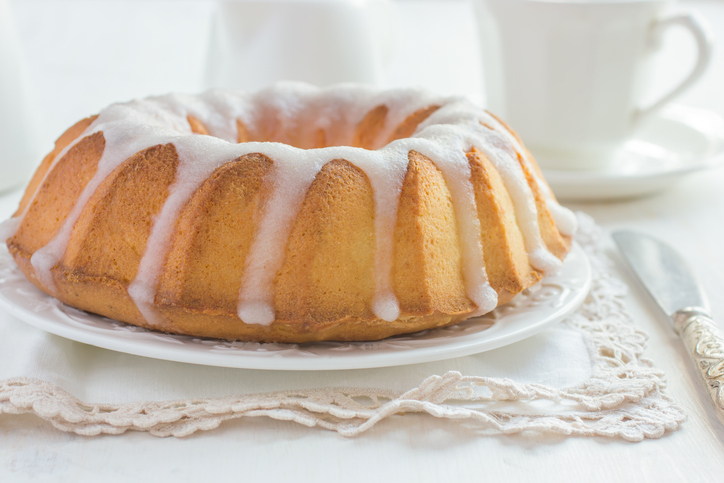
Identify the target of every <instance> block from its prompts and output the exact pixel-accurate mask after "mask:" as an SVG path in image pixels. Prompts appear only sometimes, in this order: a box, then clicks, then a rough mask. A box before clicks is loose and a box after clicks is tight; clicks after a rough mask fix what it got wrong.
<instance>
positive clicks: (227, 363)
mask: <svg viewBox="0 0 724 483" xmlns="http://www.w3.org/2000/svg"><path fill="white" fill-rule="evenodd" d="M6 257H8V258H10V255H9V253H8V252H7V251H6V250H2V252H1V253H0V260H3V259H5V258H6ZM572 259H573V260H574V261H576V260H578V261H577V262H576V263H579V265H580V266H579V267H578V269H579V270H582V271H583V272H585V275H584V280H583V285H582V287H580V288H579V290H578V291H577V292H576V293H575V295H574V296H573V298H572V299H571V300H570V301H569V302H568V303H567V304H564V305H561V306H560V307H557V308H556V310H554V311H553V312H552V313H551V314H549V315H548V316H547V317H545V318H543V319H541V320H538V321H535V322H534V323H532V324H531V325H529V326H527V327H526V328H525V329H523V330H518V331H515V332H512V333H509V334H507V335H505V336H504V337H498V338H493V339H489V338H483V340H475V337H472V336H475V335H478V334H484V333H486V332H488V330H490V329H486V330H484V331H479V332H476V333H473V334H465V335H462V336H460V337H455V336H450V337H447V338H448V339H451V342H449V343H444V344H441V345H432V346H426V347H411V348H406V349H402V350H400V351H399V352H394V353H375V352H373V351H365V350H364V349H360V350H361V353H360V354H357V355H356V356H347V355H342V354H340V355H339V356H338V357H334V356H333V355H320V354H314V355H313V357H312V356H304V357H301V356H290V355H284V354H281V353H274V352H269V353H267V354H263V355H262V354H259V353H252V352H250V351H243V350H239V351H232V350H225V351H223V352H215V353H212V352H195V351H194V350H188V349H187V350H184V343H183V340H179V341H177V342H174V345H171V342H170V341H168V340H167V339H166V338H167V337H170V338H191V339H203V338H199V337H192V336H182V335H174V334H166V333H162V332H158V333H155V334H157V335H158V336H163V337H164V339H161V340H158V341H157V340H153V341H149V340H144V339H140V340H135V341H134V340H133V339H132V335H131V338H130V339H129V338H128V336H126V337H114V334H113V332H112V329H110V328H109V329H108V332H98V331H101V330H103V329H99V328H96V327H91V326H87V327H83V328H81V327H74V326H71V325H65V324H63V323H60V322H56V321H52V320H50V319H48V318H47V317H45V316H44V315H43V314H39V313H37V312H32V311H31V310H30V309H26V308H24V307H22V306H20V305H16V304H15V303H14V302H13V300H11V299H9V298H7V296H6V295H5V294H4V293H3V292H2V291H1V290H0V308H2V309H5V310H6V311H7V312H8V313H10V315H12V316H14V317H15V318H17V319H19V320H20V321H22V322H23V323H27V324H28V325H31V326H33V327H35V328H37V329H40V330H43V331H45V332H48V333H51V334H54V335H56V336H59V337H62V338H65V339H68V340H72V341H76V342H80V343H83V344H87V345H91V346H94V347H99V348H101V349H106V350H112V351H115V352H121V353H126V354H131V355H135V356H140V357H148V358H152V359H159V360H166V361H172V362H181V363H189V364H197V365H205V366H214V367H227V368H236V369H253V370H284V371H327V370H350V369H372V368H381V367H394V366H401V365H410V364H419V363H425V362H435V361H440V360H446V359H453V358H457V357H464V356H469V355H473V354H477V353H481V352H486V351H489V350H494V349H498V348H500V347H503V346H506V345H509V344H513V343H515V342H519V341H521V340H523V339H526V338H528V337H531V336H533V335H535V334H537V333H539V332H541V331H543V330H544V329H546V328H548V327H550V326H552V325H555V324H556V323H558V322H560V321H561V320H563V318H565V317H566V316H568V315H570V314H571V313H573V312H574V311H575V310H576V309H577V308H578V307H579V306H580V305H581V304H582V303H583V301H584V300H585V298H586V296H587V295H588V293H589V291H590V288H591V283H592V269H591V264H590V261H589V260H588V257H587V255H586V254H585V251H584V250H583V249H582V248H581V247H580V245H578V244H577V243H575V242H574V243H573V246H572V249H571V252H570V253H569V256H568V257H567V258H566V262H569V263H572V262H570V260H572ZM11 263H13V265H14V261H12V259H11ZM564 264H565V262H564ZM14 270H16V271H17V272H19V273H20V275H21V276H22V277H23V280H20V281H19V283H22V284H23V285H24V286H23V288H26V287H27V288H28V289H32V290H33V291H34V292H35V293H37V295H38V296H41V297H42V298H43V299H48V300H50V301H53V302H54V303H57V304H59V305H62V306H64V307H69V306H65V305H63V304H61V303H60V302H59V301H57V300H56V299H55V298H53V297H51V296H50V295H47V294H45V293H43V292H41V291H40V290H39V289H38V288H37V287H35V286H34V285H33V284H32V283H31V282H30V281H29V280H27V279H26V278H24V275H22V273H21V272H20V270H19V269H18V268H17V266H15V268H14ZM543 280H545V279H543ZM539 283H540V282H539ZM70 308H71V309H72V310H78V309H75V308H72V307H70ZM79 312H81V313H83V314H84V315H85V316H90V317H93V318H99V319H102V320H108V321H110V322H109V323H113V322H115V323H121V324H125V323H123V322H119V321H113V320H112V319H108V318H106V317H103V316H100V315H97V314H91V313H88V312H83V311H79ZM64 315H65V316H66V317H68V318H71V317H70V316H69V315H67V314H64ZM468 320H470V319H468ZM504 321H505V316H503V317H502V318H501V319H500V320H499V321H498V322H497V323H498V324H502V323H504ZM125 325H128V326H129V327H133V328H136V326H133V325H130V324H125ZM494 326H495V324H494V325H493V326H492V327H494ZM499 326H500V325H499ZM503 327H504V326H503ZM137 329H138V330H139V332H154V331H149V330H147V329H143V328H140V327H138V328H137ZM134 330H135V329H134ZM433 330H435V329H433ZM488 334H490V333H488ZM493 334H495V332H493ZM408 335H409V334H408ZM404 336H405V334H402V335H401V336H400V337H404ZM466 339H467V340H466ZM207 340H213V339H207ZM391 340H392V341H394V337H393V338H388V339H383V341H370V342H359V343H358V344H370V343H371V344H374V343H379V342H384V341H391ZM179 342H180V344H179V345H177V344H178V343H179ZM193 342H194V343H198V344H199V346H201V345H203V343H202V342H195V341H193ZM402 342H404V341H401V343H402ZM311 344H312V345H321V344H330V343H329V342H320V343H311ZM349 344H354V343H349ZM274 345H275V346H278V345H287V344H280V343H276V344H274ZM288 345H289V346H290V348H291V347H294V346H297V347H298V346H307V347H308V345H305V344H288ZM151 346H153V347H151ZM151 348H152V351H151V352H152V353H149V350H148V349H151ZM365 354H367V355H365ZM211 360H213V361H211ZM330 361H334V365H332V366H329V365H328V364H329V362H330Z"/></svg>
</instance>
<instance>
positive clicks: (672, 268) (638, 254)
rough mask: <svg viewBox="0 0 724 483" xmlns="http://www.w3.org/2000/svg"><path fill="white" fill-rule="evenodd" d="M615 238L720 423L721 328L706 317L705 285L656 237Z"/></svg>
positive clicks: (723, 383) (723, 403)
mask: <svg viewBox="0 0 724 483" xmlns="http://www.w3.org/2000/svg"><path fill="white" fill-rule="evenodd" d="M613 239H614V241H615V242H616V244H617V245H618V247H619V249H620V250H621V253H622V254H623V256H624V259H625V260H626V261H627V262H628V264H629V266H630V267H631V269H632V271H633V273H634V274H635V275H636V276H637V277H638V279H639V280H640V281H641V283H642V284H643V286H644V287H645V288H646V290H648V292H649V293H650V294H651V296H652V297H653V299H654V300H655V301H656V303H657V304H658V305H659V307H661V310H663V311H664V313H665V314H666V315H667V316H668V318H669V321H670V322H671V326H672V327H673V329H674V332H676V334H677V335H678V336H679V338H680V339H681V340H682V341H683V342H684V345H685V346H686V349H687V353H688V355H689V357H691V359H692V361H693V363H694V365H695V366H696V368H697V373H698V374H699V376H700V379H701V381H702V382H703V383H704V384H705V386H706V389H707V393H708V394H709V397H710V398H711V400H712V402H713V403H714V407H715V408H716V410H717V415H718V416H719V418H720V420H722V421H724V331H722V330H721V329H720V328H719V327H718V326H717V325H716V324H715V323H714V321H713V320H712V318H711V316H710V313H709V302H708V300H707V298H706V294H705V293H704V290H703V288H702V287H701V285H700V284H699V282H698V281H697V279H696V277H695V276H694V274H693V272H692V270H691V269H690V268H689V266H688V264H687V263H686V261H685V260H684V258H683V257H682V256H681V255H680V254H679V253H678V252H676V251H675V250H674V249H673V248H671V247H670V246H668V245H666V244H665V243H663V242H661V241H659V240H657V239H656V238H653V237H651V236H649V235H644V234H643V233H637V232H633V231H617V232H614V233H613Z"/></svg>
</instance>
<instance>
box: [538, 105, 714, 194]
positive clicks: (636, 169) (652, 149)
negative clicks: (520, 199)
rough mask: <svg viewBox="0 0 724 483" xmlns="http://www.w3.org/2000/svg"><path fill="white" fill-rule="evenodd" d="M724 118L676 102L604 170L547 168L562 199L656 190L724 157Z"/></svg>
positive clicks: (630, 141) (635, 134) (552, 186)
mask: <svg viewBox="0 0 724 483" xmlns="http://www.w3.org/2000/svg"><path fill="white" fill-rule="evenodd" d="M723 153H724V120H722V118H721V117H720V116H719V115H717V114H715V113H713V112H711V111H707V110H702V109H694V108H690V107H685V106H678V105H672V106H669V107H667V108H665V109H663V110H662V111H660V112H659V113H657V114H655V115H654V116H653V117H652V118H651V119H649V120H648V121H647V122H646V123H645V124H642V125H641V127H640V128H639V129H638V130H637V131H636V133H634V136H633V137H632V138H631V139H630V140H629V141H627V142H626V143H625V144H624V145H623V146H622V148H621V149H620V150H619V152H618V153H617V154H616V156H615V159H614V160H613V162H612V164H611V166H610V167H609V168H607V169H606V170H602V171H562V170H544V175H545V178H546V180H547V181H548V184H549V185H550V186H551V188H553V192H554V193H555V194H556V197H558V199H560V200H571V201H575V200H607V199H609V200H610V199H617V198H631V197H635V196H644V195H649V194H653V193H656V192H658V191H661V190H663V189H665V188H668V187H669V186H671V185H673V184H674V183H676V182H677V181H678V180H680V179H681V178H682V177H683V176H685V175H687V174H690V173H694V172H696V171H701V170H704V169H711V168H713V167H715V166H718V165H719V164H721V163H722V161H724V156H723V155H722V154H723Z"/></svg>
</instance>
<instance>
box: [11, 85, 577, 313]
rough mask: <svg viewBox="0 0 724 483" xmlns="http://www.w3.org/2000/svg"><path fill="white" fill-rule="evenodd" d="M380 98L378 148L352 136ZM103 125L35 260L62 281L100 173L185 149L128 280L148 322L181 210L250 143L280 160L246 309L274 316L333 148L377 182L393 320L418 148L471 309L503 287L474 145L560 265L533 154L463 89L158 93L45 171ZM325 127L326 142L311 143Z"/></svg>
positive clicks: (254, 255) (380, 264)
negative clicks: (406, 188)
mask: <svg viewBox="0 0 724 483" xmlns="http://www.w3.org/2000/svg"><path fill="white" fill-rule="evenodd" d="M379 105H385V106H387V108H388V113H387V116H386V118H385V123H384V125H383V127H382V129H380V131H379V133H378V135H377V137H376V139H375V140H374V141H373V142H372V146H373V148H374V149H373V150H366V149H361V148H352V147H349V145H350V144H351V143H352V140H353V138H354V134H355V131H356V128H357V125H358V124H359V123H360V121H361V120H362V119H363V118H364V116H365V115H366V114H367V113H368V112H369V111H370V110H371V109H373V108H374V107H376V106H379ZM433 105H435V106H441V107H440V108H439V109H437V110H436V111H435V112H434V113H433V114H431V115H430V116H429V117H428V118H427V119H426V120H425V121H423V122H422V123H421V124H420V125H419V126H418V128H417V130H416V132H415V133H414V134H413V135H412V136H411V137H409V138H406V139H400V140H396V141H393V142H389V143H388V141H389V139H390V138H391V136H392V134H393V132H394V130H395V129H396V128H397V126H399V125H400V124H401V123H402V122H403V121H404V120H405V119H406V118H407V117H408V116H410V115H411V114H413V113H414V112H416V111H418V110H420V109H423V108H426V107H429V106H433ZM188 116H193V117H194V118H196V119H198V120H199V121H200V122H201V123H203V125H204V126H205V127H206V129H207V130H208V131H209V133H210V134H211V136H201V135H192V132H191V128H190V126H189V122H188ZM237 120H239V121H241V122H242V123H243V124H244V125H245V126H246V127H247V129H249V132H250V135H251V138H252V139H261V140H264V141H272V142H248V143H241V144H236V140H237V136H238V133H237V126H236V122H237ZM485 126H491V127H492V129H490V128H488V127H485ZM99 131H102V132H103V135H104V137H105V140H106V148H105V150H104V152H103V155H102V157H101V159H100V161H99V163H98V170H97V173H96V174H95V175H94V176H93V178H92V179H91V180H90V182H89V183H88V185H87V186H86V187H85V189H84V190H83V192H82V193H81V195H80V197H79V199H78V201H77V202H76V204H75V206H74V207H73V209H72V210H71V213H70V214H69V215H68V217H67V218H66V220H65V221H64V223H63V224H62V226H61V228H60V230H59V232H58V234H57V235H56V236H55V237H54V238H53V239H52V240H51V242H50V243H48V244H47V245H46V246H45V247H43V248H41V249H40V250H38V251H36V252H35V254H34V255H33V256H32V259H31V263H32V264H33V266H34V268H35V272H36V274H37V276H38V279H39V280H40V282H41V283H42V284H43V286H45V287H46V288H47V289H48V290H49V291H51V292H53V291H54V290H55V286H54V283H53V278H52V274H51V269H52V268H53V267H54V266H56V265H57V264H58V262H59V261H60V260H61V258H62V257H63V255H64V253H65V250H66V248H67V245H68V243H69V240H70V236H71V233H72V230H73V228H74V226H75V223H76V221H77V219H78V217H79V216H80V214H81V212H82V209H83V208H84V207H85V205H86V203H87V202H88V200H89V199H90V198H91V196H93V194H94V193H95V191H96V190H97V188H98V187H99V186H100V184H101V183H102V182H103V180H105V179H106V177H107V176H108V175H109V174H110V173H112V172H113V170H115V169H117V168H118V167H119V166H120V165H121V164H122V163H123V162H124V161H125V160H126V159H128V158H130V157H131V156H133V155H134V154H135V153H137V152H139V151H143V150H145V149H148V148H150V147H153V146H157V145H165V144H172V145H173V146H174V147H175V149H176V150H177V152H178V155H179V166H178V169H177V172H176V177H175V180H174V182H173V184H172V185H171V186H170V187H169V195H168V198H167V199H166V201H165V203H164V205H163V207H162V209H161V211H160V213H158V215H157V216H156V217H155V220H154V223H153V226H152V229H151V234H150V236H149V239H148V242H147V249H146V252H145V253H144V255H143V257H142V260H141V263H140V265H139V269H138V274H137V276H136V279H135V280H134V281H133V282H132V283H131V284H130V286H129V289H128V292H129V295H130V296H131V297H132V299H133V300H134V302H135V303H136V305H137V307H138V308H139V310H140V311H141V313H142V314H143V316H144V318H145V319H146V320H147V321H148V322H149V323H151V324H156V323H160V320H159V316H158V314H157V313H156V311H155V310H154V308H153V302H154V299H155V294H156V288H157V284H158V277H159V275H160V271H161V269H162V267H163V264H164V263H165V260H166V256H167V252H168V250H169V249H170V236H171V233H173V228H174V226H175V223H176V220H177V219H178V216H179V213H180V212H181V210H182V209H183V207H184V206H185V205H186V203H187V202H188V200H189V199H190V197H191V196H192V195H193V193H194V192H195V191H196V190H197V189H198V187H199V186H200V185H201V184H202V183H203V181H204V180H206V179H207V178H208V177H209V176H210V175H211V174H212V173H213V172H214V170H215V169H217V168H218V167H220V166H222V165H223V164H225V163H227V162H230V161H233V160H234V159H237V158H238V157H240V156H243V155H245V154H251V153H260V154H263V155H265V156H267V157H269V158H270V159H272V160H273V164H272V170H271V173H270V175H269V176H268V182H269V183H270V188H271V189H270V195H269V198H268V200H267V202H266V203H265V204H264V208H263V213H262V217H261V222H260V225H259V227H258V229H257V232H256V234H255V238H254V241H253V242H252V246H251V249H250V252H249V254H248V255H247V263H246V267H245V269H244V273H243V274H241V278H242V287H241V291H240V294H239V305H238V314H239V317H240V319H241V320H242V321H244V322H245V323H247V324H260V325H269V324H271V323H272V322H273V321H274V317H275V312H274V300H273V297H274V286H273V285H274V279H275V277H276V275H277V273H278V271H279V269H280V268H281V266H282V264H283V262H284V254H285V249H286V244H287V239H288V237H289V234H290V232H291V229H292V226H293V221H294V220H295V218H296V216H297V214H298V212H299V210H300V208H301V205H302V202H303V200H304V197H305V194H306V192H307V189H308V188H309V186H310V185H311V183H312V182H313V181H314V179H315V177H316V176H317V174H318V173H319V171H320V170H321V169H322V167H323V166H324V165H325V164H326V163H328V162H330V161H332V160H334V159H344V160H347V161H348V162H350V163H352V164H353V165H355V166H357V167H358V168H359V169H361V170H362V171H363V172H364V173H365V174H366V176H367V178H368V179H369V181H370V184H371V186H372V189H373V193H374V206H375V242H376V253H375V283H376V286H375V295H374V298H373V301H372V307H371V308H372V311H373V313H374V314H375V315H376V316H377V317H379V318H380V319H383V320H388V321H392V320H396V319H397V318H398V317H399V314H400V308H399V304H398V301H397V299H396V297H395V294H394V290H393V280H392V265H393V255H394V252H393V251H394V229H395V224H396V220H397V209H398V204H399V197H400V192H401V189H402V182H403V180H404V177H405V173H406V170H407V164H408V153H409V152H410V151H411V150H414V151H417V152H419V153H421V154H423V155H424V156H427V157H428V158H430V159H431V160H432V161H433V162H434V163H435V165H436V166H437V167H438V168H439V169H440V171H441V172H442V174H443V176H444V178H445V180H446V183H447V185H448V188H449V190H450V193H451V196H452V201H453V207H454V211H455V215H456V220H457V224H458V231H459V233H460V240H461V251H462V258H463V277H464V280H465V284H466V290H467V294H468V297H469V298H470V299H471V300H472V301H473V302H474V303H475V304H476V305H477V306H478V310H477V311H476V313H475V314H474V315H478V314H483V313H486V312H488V311H490V310H492V309H493V308H495V306H496V305H497V294H496V292H495V290H493V288H492V287H491V286H490V283H489V282H488V277H487V274H486V271H485V262H484V259H483V250H482V246H481V237H480V230H481V227H480V223H479V219H478V214H477V207H476V203H475V195H474V191H473V186H472V183H471V181H470V176H471V172H470V164H469V162H468V160H467V157H466V155H465V153H466V152H469V151H470V150H471V149H472V148H473V147H474V148H477V149H478V150H480V151H481V152H483V153H484V154H485V155H486V156H487V157H488V158H489V159H490V161H491V162H492V163H493V165H494V166H495V168H496V169H497V170H498V172H499V173H500V175H501V178H502V180H503V183H504V185H505V187H506V189H507V190H508V192H509V193H510V195H511V199H512V200H513V205H514V210H515V215H516V217H517V219H518V223H519V226H520V228H521V231H522V233H523V238H524V243H525V247H526V250H527V252H528V255H529V258H530V261H531V264H532V265H533V267H535V268H536V269H538V270H542V271H549V270H553V269H555V268H557V267H558V266H560V260H558V258H556V257H555V256H554V255H552V254H551V253H550V252H549V251H548V250H547V248H546V247H545V245H544V243H543V240H542V237H541V234H540V228H539V226H538V218H537V216H538V214H537V210H536V206H535V198H534V195H533V192H532V190H531V188H530V186H529V185H528V183H527V181H526V179H525V175H524V173H523V169H522V167H521V165H520V163H519V161H518V158H517V154H516V152H520V153H522V154H523V156H524V160H525V162H526V163H528V166H530V162H531V161H530V160H529V159H527V158H526V157H525V156H526V155H525V150H524V149H522V147H521V146H520V145H519V144H518V142H517V140H516V139H515V138H514V136H512V134H511V133H510V132H509V131H508V130H507V129H505V127H504V126H502V125H501V124H500V123H499V122H498V121H497V120H496V119H495V118H493V117H492V116H490V115H489V114H487V113H486V112H484V111H482V110H481V109H479V108H476V107H474V106H473V105H471V104H470V103H468V102H467V101H465V100H463V99H460V98H439V97H434V96H432V95H430V94H428V93H425V92H422V91H418V90H412V89H407V90H391V91H375V90H372V89H368V88H363V87H360V86H354V85H338V86H334V87H331V88H327V89H317V88H314V87H311V86H308V85H304V84H298V83H282V84H277V85H275V86H273V87H271V88H269V89H266V90H264V91H261V92H258V93H256V94H239V93H231V92H227V91H220V90H216V91H210V92H207V93H205V94H203V95H201V96H186V95H177V94H176V95H168V96H163V97H153V98H148V99H145V100H138V101H132V102H129V103H126V104H115V105H112V106H110V107H109V108H107V109H105V110H104V111H103V112H101V113H100V115H99V116H98V118H97V119H96V120H95V121H94V122H93V123H92V124H91V126H89V128H88V129H87V130H86V132H85V133H84V134H83V135H81V136H80V137H79V138H78V139H77V140H76V141H74V142H73V143H71V144H70V145H69V146H67V147H66V148H65V149H64V150H63V151H62V152H61V153H60V154H59V155H58V156H57V157H56V159H55V160H54V161H53V163H52V165H51V168H50V169H49V170H48V172H50V171H51V170H52V169H53V167H54V166H55V164H56V163H57V162H58V160H59V159H61V158H62V156H63V155H65V153H67V152H68V150H69V149H71V148H72V146H73V145H75V144H76V143H77V142H78V141H79V140H80V139H82V138H83V137H85V136H87V135H90V134H92V133H95V132H99ZM320 131H322V132H323V133H324V136H325V144H326V145H327V146H329V147H324V148H316V149H312V148H314V147H315V146H314V143H315V142H316V141H315V140H316V139H317V134H318V133H319V132H320ZM294 146H296V147H294ZM531 172H533V173H534V176H535V179H536V181H537V183H538V184H539V186H540V187H541V190H542V191H543V193H544V195H545V196H546V201H547V205H548V207H549V210H550V211H551V213H552V215H553V216H554V218H555V219H556V221H557V222H560V223H561V226H560V229H561V231H562V232H563V233H572V232H573V231H574V230H575V226H574V225H575V222H573V223H571V222H570V220H571V219H574V218H573V217H572V214H571V213H570V212H569V211H568V210H566V209H565V208H562V207H560V205H558V204H557V203H556V202H555V200H554V199H553V196H552V194H551V193H550V191H549V190H548V189H547V185H546V184H545V183H544V182H543V181H542V180H540V179H539V178H538V177H537V173H535V171H534V170H532V169H531ZM36 194H37V192H36ZM34 196H35V195H34ZM31 203H32V200H31ZM29 205H30V203H29V204H28V206H29ZM26 211H27V208H26ZM22 216H24V214H23V215H21V216H20V217H17V218H14V219H12V220H13V221H11V222H6V224H5V226H4V228H3V227H0V231H2V230H5V231H6V232H7V233H8V234H11V233H13V232H14V230H15V227H16V226H17V225H18V224H19V223H20V221H19V220H21V219H22ZM12 225H15V226H12Z"/></svg>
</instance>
